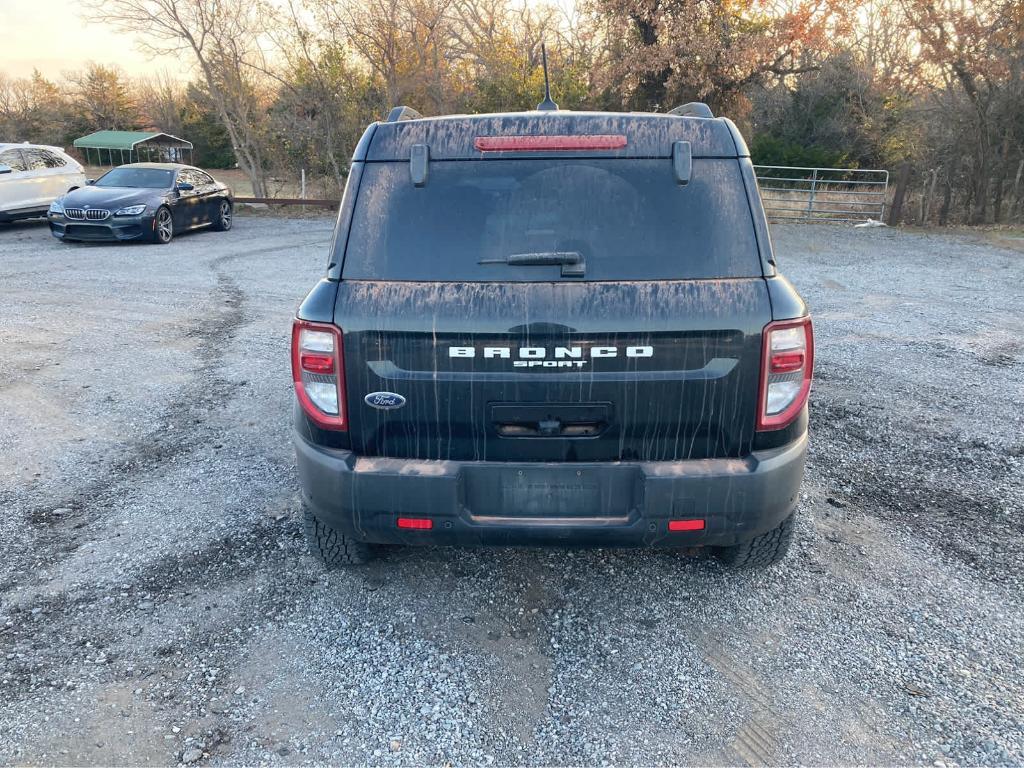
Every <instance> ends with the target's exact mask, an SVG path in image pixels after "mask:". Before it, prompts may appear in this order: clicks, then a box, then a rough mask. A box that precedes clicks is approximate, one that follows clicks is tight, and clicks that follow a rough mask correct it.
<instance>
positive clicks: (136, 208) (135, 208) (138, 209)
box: [114, 205, 146, 216]
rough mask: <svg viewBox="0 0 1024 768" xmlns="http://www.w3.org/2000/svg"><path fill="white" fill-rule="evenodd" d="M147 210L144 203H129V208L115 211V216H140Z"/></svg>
mask: <svg viewBox="0 0 1024 768" xmlns="http://www.w3.org/2000/svg"><path fill="white" fill-rule="evenodd" d="M144 210H146V206H144V205H129V206H128V207H127V208H121V209H120V210H117V211H114V215H115V216H138V215H139V214H140V213H142V212H143V211H144Z"/></svg>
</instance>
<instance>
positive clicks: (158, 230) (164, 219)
mask: <svg viewBox="0 0 1024 768" xmlns="http://www.w3.org/2000/svg"><path fill="white" fill-rule="evenodd" d="M172 237H174V219H172V218H171V212H170V210H169V209H167V208H160V209H159V210H157V212H156V220H155V221H154V223H153V240H154V241H155V242H157V243H161V244H162V245H167V243H169V242H171V238H172Z"/></svg>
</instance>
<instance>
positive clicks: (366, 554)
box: [302, 504, 373, 568]
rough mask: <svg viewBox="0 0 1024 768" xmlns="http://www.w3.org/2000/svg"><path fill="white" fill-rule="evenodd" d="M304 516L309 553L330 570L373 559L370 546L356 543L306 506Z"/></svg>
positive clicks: (303, 509) (304, 506)
mask: <svg viewBox="0 0 1024 768" xmlns="http://www.w3.org/2000/svg"><path fill="white" fill-rule="evenodd" d="M302 515H303V523H304V525H305V528H306V542H307V543H308V544H309V551H310V552H311V553H312V554H313V555H315V556H316V557H317V558H318V559H319V560H320V561H321V562H322V563H323V564H324V565H326V566H327V567H328V568H340V567H343V566H346V565H362V564H363V563H366V562H368V561H369V560H371V559H373V550H372V548H371V547H370V545H369V544H367V543H366V542H364V541H356V540H355V539H353V538H352V537H351V536H346V535H345V534H343V533H342V532H341V531H339V530H337V529H335V528H332V527H331V526H329V525H327V524H326V523H324V522H322V521H321V520H320V519H318V518H317V516H316V515H314V514H313V511H312V510H311V509H310V508H309V507H307V506H306V505H305V504H303V505H302Z"/></svg>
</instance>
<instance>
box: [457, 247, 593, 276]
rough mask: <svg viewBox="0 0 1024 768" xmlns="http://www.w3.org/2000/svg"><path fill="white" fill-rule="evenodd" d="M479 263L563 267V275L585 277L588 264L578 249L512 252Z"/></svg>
mask: <svg viewBox="0 0 1024 768" xmlns="http://www.w3.org/2000/svg"><path fill="white" fill-rule="evenodd" d="M477 264H508V265H509V266H513V267H554V266H561V267H562V277H583V273H584V272H585V270H586V268H587V265H586V263H585V262H584V261H583V256H582V255H581V254H580V253H578V252H577V251H541V252H538V253H512V254H509V255H508V256H505V257H504V258H501V259H481V260H480V261H478V262H477Z"/></svg>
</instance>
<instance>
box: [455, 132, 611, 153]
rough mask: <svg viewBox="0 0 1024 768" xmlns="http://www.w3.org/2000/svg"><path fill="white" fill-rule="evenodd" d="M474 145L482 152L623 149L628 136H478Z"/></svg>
mask: <svg viewBox="0 0 1024 768" xmlns="http://www.w3.org/2000/svg"><path fill="white" fill-rule="evenodd" d="M473 146H474V147H476V148H477V149H478V150H480V151H481V152H565V151H570V150H574V149H622V148H623V147H624V146H626V137H625V136H622V135H614V134H591V135H589V136H477V137H476V138H475V139H474V140H473Z"/></svg>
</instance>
